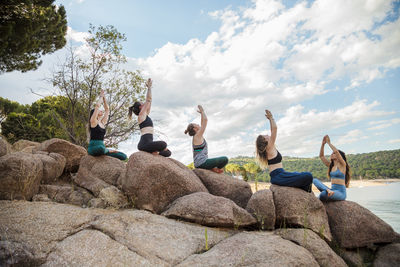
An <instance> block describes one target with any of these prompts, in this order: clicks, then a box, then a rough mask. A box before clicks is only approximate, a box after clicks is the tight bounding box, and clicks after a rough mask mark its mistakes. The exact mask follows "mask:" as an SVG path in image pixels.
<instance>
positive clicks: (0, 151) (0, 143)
mask: <svg viewBox="0 0 400 267" xmlns="http://www.w3.org/2000/svg"><path fill="white" fill-rule="evenodd" d="M11 152H12V146H11V145H10V144H9V143H8V142H7V140H6V139H4V138H2V137H0V157H2V156H4V155H7V154H10V153H11Z"/></svg>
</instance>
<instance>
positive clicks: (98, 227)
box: [0, 201, 232, 266]
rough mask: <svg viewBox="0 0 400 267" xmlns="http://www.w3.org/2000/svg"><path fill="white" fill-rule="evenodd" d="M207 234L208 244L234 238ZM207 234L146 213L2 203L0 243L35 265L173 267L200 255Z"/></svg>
mask: <svg viewBox="0 0 400 267" xmlns="http://www.w3.org/2000/svg"><path fill="white" fill-rule="evenodd" d="M207 232H208V244H209V246H214V245H215V244H216V243H218V242H220V241H221V240H223V239H225V238H227V237H229V236H230V235H231V234H232V233H230V232H229V231H224V230H218V229H208V231H207ZM204 234H205V228H204V227H203V226H198V225H193V224H189V223H183V222H177V221H175V220H170V219H167V218H165V217H163V216H159V215H154V214H151V213H149V212H146V211H138V210H122V211H113V210H102V209H82V208H80V207H76V206H71V205H66V204H57V203H49V202H27V201H0V236H1V237H2V239H3V238H4V239H5V240H6V241H7V242H8V244H4V242H3V244H1V243H0V245H1V246H3V248H4V246H7V247H6V248H5V249H6V250H7V251H12V250H11V249H12V248H13V247H19V248H20V249H19V250H20V251H24V254H23V255H20V258H19V262H29V263H36V264H35V265H41V264H45V266H60V265H59V264H61V265H68V266H69V265H79V266H81V265H80V264H73V263H75V262H76V263H78V262H79V263H81V262H83V261H87V262H93V263H98V264H100V265H102V263H107V262H110V261H112V262H113V264H112V265H113V266H124V264H125V263H126V260H127V259H130V260H133V261H134V262H136V263H138V264H140V265H141V263H143V265H142V266H149V265H151V266H154V265H166V266H170V265H174V264H177V263H179V262H181V261H183V260H184V259H185V258H187V257H188V256H190V255H192V254H195V253H199V252H201V251H202V250H203V249H204V247H205V236H204ZM2 241H3V240H2ZM9 246H11V247H9ZM74 246H75V248H74ZM0 248H1V247H0ZM108 250H110V251H108ZM118 251H119V252H118ZM111 252H113V253H111ZM114 252H115V253H114ZM129 252H131V253H129ZM14 253H16V252H12V254H14ZM0 256H2V257H4V258H0V262H3V261H5V260H6V259H10V258H13V259H16V258H18V257H17V255H11V256H12V257H10V255H9V254H8V255H7V254H5V255H2V254H0ZM139 256H140V257H139ZM99 257H101V258H100V259H99ZM62 263H65V264H62ZM149 263H150V264H149ZM14 264H15V263H14ZM84 265H87V264H84ZM104 266H105V265H104Z"/></svg>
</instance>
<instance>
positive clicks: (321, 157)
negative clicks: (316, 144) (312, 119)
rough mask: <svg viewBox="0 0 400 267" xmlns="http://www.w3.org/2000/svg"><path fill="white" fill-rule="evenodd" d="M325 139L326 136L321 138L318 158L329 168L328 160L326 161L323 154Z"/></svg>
mask: <svg viewBox="0 0 400 267" xmlns="http://www.w3.org/2000/svg"><path fill="white" fill-rule="evenodd" d="M326 137H327V135H325V136H324V138H322V144H321V149H320V150H319V158H320V159H321V160H322V162H323V163H324V164H325V166H326V167H329V164H330V163H329V160H327V159H326V157H325V152H324V147H325V144H326Z"/></svg>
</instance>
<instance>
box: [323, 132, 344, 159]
mask: <svg viewBox="0 0 400 267" xmlns="http://www.w3.org/2000/svg"><path fill="white" fill-rule="evenodd" d="M326 143H327V144H328V145H329V147H330V148H331V149H332V151H333V153H335V155H336V157H337V158H338V160H339V163H340V165H342V166H346V162H345V161H344V159H343V158H342V155H340V153H339V150H337V148H336V147H335V146H334V145H332V144H331V139H330V138H329V136H328V135H327V136H326Z"/></svg>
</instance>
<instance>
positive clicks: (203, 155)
mask: <svg viewBox="0 0 400 267" xmlns="http://www.w3.org/2000/svg"><path fill="white" fill-rule="evenodd" d="M197 107H198V110H197V112H198V113H200V114H201V126H200V125H198V124H196V123H190V124H189V125H188V127H187V128H186V130H185V134H187V133H188V134H189V136H193V140H192V145H193V163H194V167H195V168H200V169H207V170H212V171H213V172H216V173H223V172H224V170H223V169H222V168H223V167H225V165H226V164H228V158H227V157H219V158H211V159H209V158H208V146H207V142H206V139H204V137H203V135H204V132H205V130H206V127H207V116H206V113H205V112H204V109H203V107H202V106H201V105H198V106H197Z"/></svg>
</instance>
